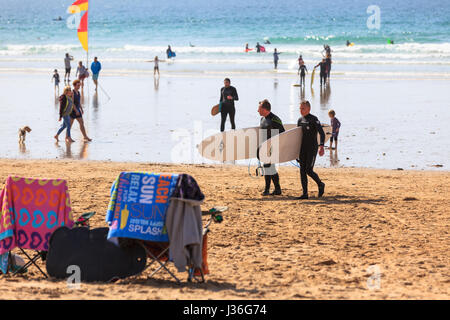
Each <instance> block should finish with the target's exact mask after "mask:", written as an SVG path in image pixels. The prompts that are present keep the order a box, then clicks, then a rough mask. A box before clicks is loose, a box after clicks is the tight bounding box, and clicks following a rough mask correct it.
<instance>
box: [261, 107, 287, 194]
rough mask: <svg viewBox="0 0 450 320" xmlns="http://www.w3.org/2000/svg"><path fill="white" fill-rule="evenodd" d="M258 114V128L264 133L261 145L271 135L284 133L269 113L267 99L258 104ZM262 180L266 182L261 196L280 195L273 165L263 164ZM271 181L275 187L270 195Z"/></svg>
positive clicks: (279, 122) (277, 121) (278, 180)
mask: <svg viewBox="0 0 450 320" xmlns="http://www.w3.org/2000/svg"><path fill="white" fill-rule="evenodd" d="M258 113H259V115H260V116H261V117H262V118H261V121H260V125H259V127H260V128H261V129H263V130H265V131H266V132H261V139H260V143H263V142H264V141H266V140H268V139H270V138H271V137H272V133H275V132H277V134H280V133H282V132H284V131H285V130H284V126H283V123H282V121H281V119H280V118H278V117H277V116H276V115H275V114H273V113H272V112H271V105H270V102H269V101H268V100H267V99H265V100H263V101H260V102H259V106H258ZM274 130H275V132H274ZM258 155H259V153H258ZM264 179H265V182H266V187H265V189H264V192H263V194H262V195H263V196H268V195H269V194H270V195H273V196H274V195H280V194H281V187H280V177H279V175H278V172H277V169H276V167H275V164H270V163H265V164H264ZM271 181H273V184H274V186H275V190H274V191H273V192H272V193H270V182H271Z"/></svg>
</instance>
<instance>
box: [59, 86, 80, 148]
mask: <svg viewBox="0 0 450 320" xmlns="http://www.w3.org/2000/svg"><path fill="white" fill-rule="evenodd" d="M72 109H73V93H72V88H71V87H70V86H67V87H65V88H64V92H63V94H62V95H61V96H60V97H59V121H61V120H63V124H62V126H61V127H60V128H59V130H58V132H57V133H56V135H55V137H54V138H55V139H56V141H58V137H59V135H60V134H61V132H63V131H64V129H66V142H75V140H73V139H72V137H71V136H70V127H71V124H70V113H71V112H72Z"/></svg>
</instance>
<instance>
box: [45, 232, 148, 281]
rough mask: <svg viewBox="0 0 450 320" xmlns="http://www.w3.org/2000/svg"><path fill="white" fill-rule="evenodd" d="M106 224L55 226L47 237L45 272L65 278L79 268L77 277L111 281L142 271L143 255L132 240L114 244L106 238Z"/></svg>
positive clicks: (145, 258)
mask: <svg viewBox="0 0 450 320" xmlns="http://www.w3.org/2000/svg"><path fill="white" fill-rule="evenodd" d="M108 232H109V228H96V229H91V230H90V229H88V228H85V227H79V228H73V229H69V228H67V227H60V228H58V229H56V230H55V231H54V232H53V234H52V236H51V237H50V240H49V249H48V254H47V260H46V267H47V273H48V275H49V276H51V277H54V278H57V279H65V278H68V277H70V276H72V274H73V273H74V271H73V270H74V269H73V268H74V266H75V267H76V268H79V276H80V279H79V280H80V281H83V282H93V281H102V282H108V281H114V280H117V279H123V278H126V277H129V276H132V275H136V274H139V273H141V272H142V271H144V269H145V264H146V261H147V256H146V252H145V250H144V248H143V247H142V246H140V245H139V244H137V243H136V242H132V243H127V245H126V246H118V245H116V244H115V243H113V242H111V241H108V240H107V235H108Z"/></svg>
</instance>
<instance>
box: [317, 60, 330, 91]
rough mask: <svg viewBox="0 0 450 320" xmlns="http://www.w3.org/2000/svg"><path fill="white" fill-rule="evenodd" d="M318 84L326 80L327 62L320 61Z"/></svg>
mask: <svg viewBox="0 0 450 320" xmlns="http://www.w3.org/2000/svg"><path fill="white" fill-rule="evenodd" d="M319 66H320V85H322V82H323V84H325V83H326V82H327V75H328V63H327V62H320V63H319Z"/></svg>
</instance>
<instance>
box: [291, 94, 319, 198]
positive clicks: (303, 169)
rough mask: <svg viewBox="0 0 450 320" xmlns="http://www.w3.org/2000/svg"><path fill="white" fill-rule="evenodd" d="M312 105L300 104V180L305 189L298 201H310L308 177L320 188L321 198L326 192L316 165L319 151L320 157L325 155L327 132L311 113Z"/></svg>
mask: <svg viewBox="0 0 450 320" xmlns="http://www.w3.org/2000/svg"><path fill="white" fill-rule="evenodd" d="M310 111H311V104H310V103H309V101H302V103H300V114H301V115H302V116H301V117H300V118H299V119H298V121H297V126H298V127H302V132H303V137H302V145H301V148H300V154H299V158H298V159H297V161H298V162H299V164H300V179H301V183H302V188H303V194H302V196H300V197H298V198H297V199H299V200H302V199H308V177H307V176H310V177H311V178H312V179H313V180H314V181H315V182H316V183H317V186H318V187H319V198H320V197H322V195H323V193H324V192H325V183H323V182H322V181H321V180H320V178H319V176H318V175H317V173H315V172H314V170H313V169H314V163H315V162H316V156H317V151H319V156H323V154H324V143H325V132H324V131H323V128H322V125H321V124H320V121H319V119H317V117H316V116H314V115H312V114H311V113H310ZM317 133H319V135H320V144H319V145H318V143H317Z"/></svg>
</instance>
